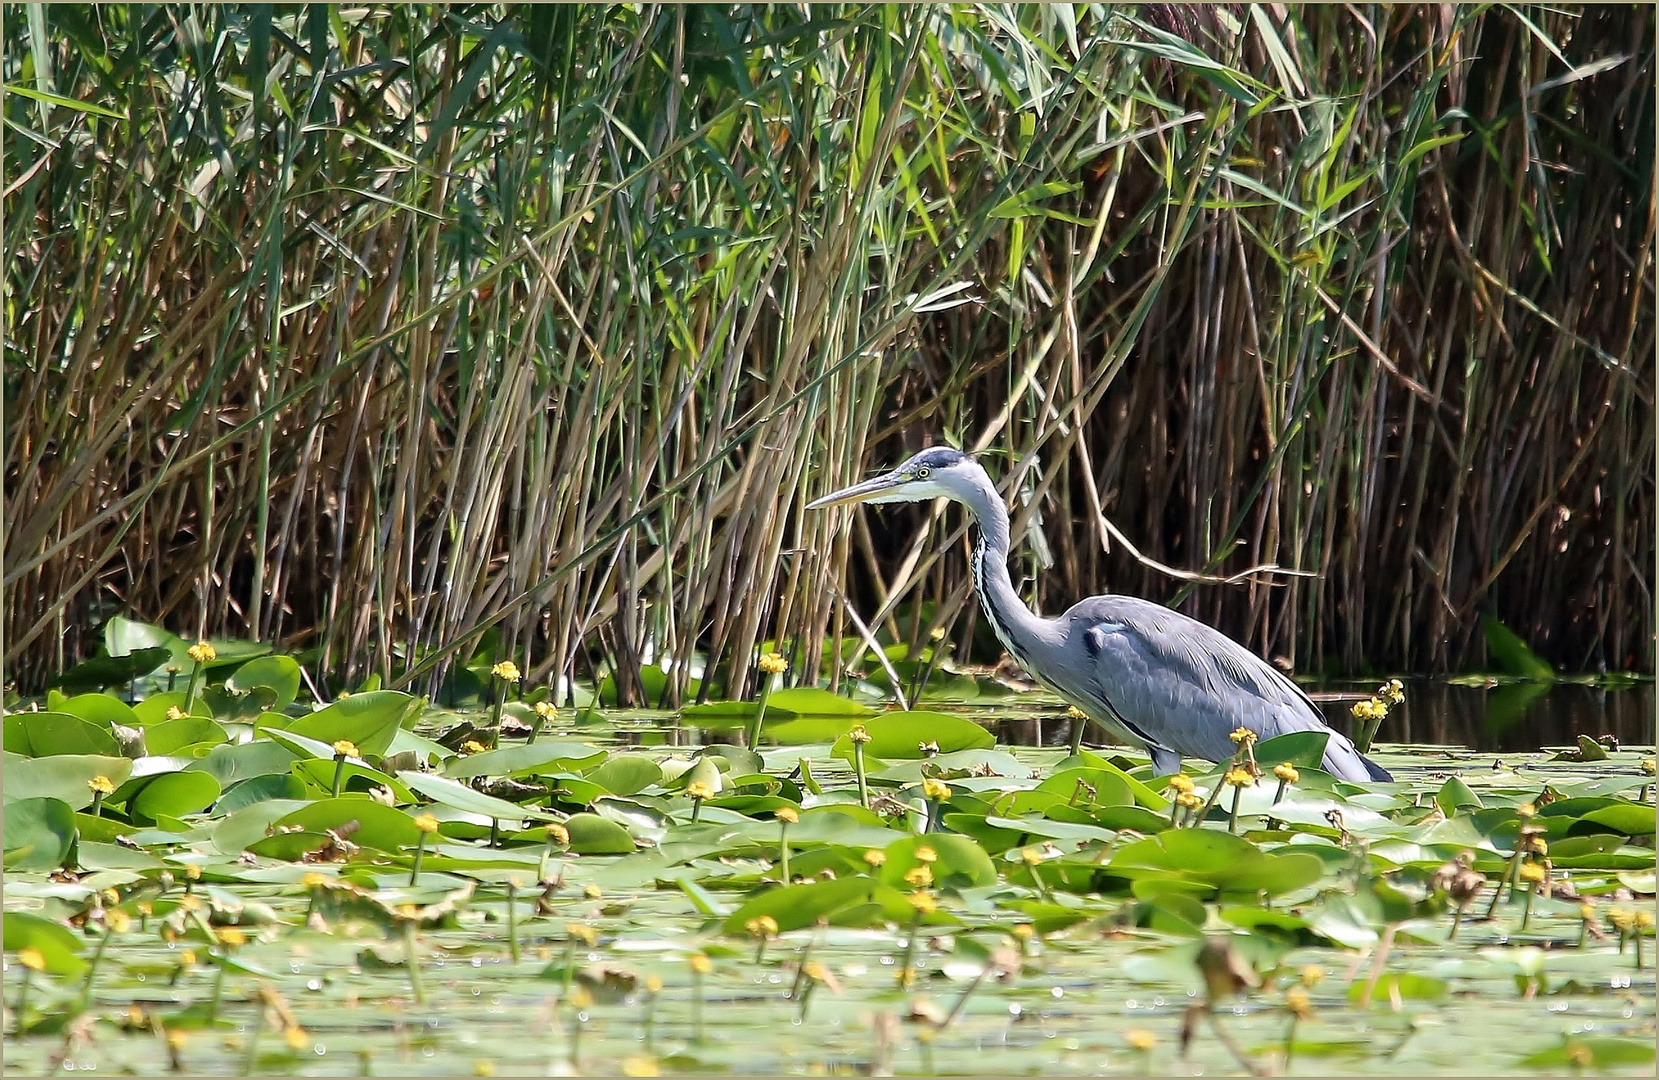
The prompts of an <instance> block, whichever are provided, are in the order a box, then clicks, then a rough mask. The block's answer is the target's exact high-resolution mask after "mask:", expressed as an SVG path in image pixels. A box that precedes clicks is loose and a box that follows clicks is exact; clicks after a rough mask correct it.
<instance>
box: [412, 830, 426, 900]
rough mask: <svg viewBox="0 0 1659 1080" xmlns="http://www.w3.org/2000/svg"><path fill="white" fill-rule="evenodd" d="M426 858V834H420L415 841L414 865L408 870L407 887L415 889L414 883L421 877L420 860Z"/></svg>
mask: <svg viewBox="0 0 1659 1080" xmlns="http://www.w3.org/2000/svg"><path fill="white" fill-rule="evenodd" d="M425 857H426V834H425V833H421V834H420V839H418V840H416V841H415V865H414V866H412V867H410V868H409V887H410V888H411V889H412V888H414V887H415V882H416V881H418V880H419V879H420V876H421V860H422V859H423V858H425Z"/></svg>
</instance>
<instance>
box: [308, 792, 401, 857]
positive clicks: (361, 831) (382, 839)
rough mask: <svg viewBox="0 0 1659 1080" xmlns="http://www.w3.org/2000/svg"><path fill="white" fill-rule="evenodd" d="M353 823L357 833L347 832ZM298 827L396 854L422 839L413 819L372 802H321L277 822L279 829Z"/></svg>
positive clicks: (357, 800)
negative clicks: (333, 833)
mask: <svg viewBox="0 0 1659 1080" xmlns="http://www.w3.org/2000/svg"><path fill="white" fill-rule="evenodd" d="M353 822H355V823H356V825H357V828H356V830H355V831H353V832H345V831H343V830H344V829H345V827H346V826H348V825H350V824H351V823H353ZM296 825H298V826H300V827H301V828H302V829H304V830H305V831H306V832H311V833H318V834H321V833H322V832H324V830H328V829H332V830H334V831H335V832H336V833H338V834H340V835H341V836H343V838H344V839H347V840H350V841H351V842H352V843H354V844H357V845H359V846H361V847H370V848H375V849H376V850H379V851H385V852H390V853H393V854H396V853H397V852H400V851H402V850H403V849H404V848H412V847H414V846H415V845H416V844H418V843H420V836H421V831H420V827H419V826H417V825H416V824H415V819H414V818H413V817H411V816H410V815H408V814H406V813H404V812H403V811H402V810H399V809H397V808H396V807H391V806H386V805H384V804H382V803H377V802H374V801H373V800H371V799H348V798H339V799H319V800H318V801H316V802H314V803H311V804H310V805H309V806H305V807H303V808H301V809H299V810H296V811H294V812H293V813H291V814H289V815H288V816H287V817H284V818H282V819H281V820H279V821H277V822H276V827H277V828H278V829H279V830H281V829H285V828H292V827H294V826H296Z"/></svg>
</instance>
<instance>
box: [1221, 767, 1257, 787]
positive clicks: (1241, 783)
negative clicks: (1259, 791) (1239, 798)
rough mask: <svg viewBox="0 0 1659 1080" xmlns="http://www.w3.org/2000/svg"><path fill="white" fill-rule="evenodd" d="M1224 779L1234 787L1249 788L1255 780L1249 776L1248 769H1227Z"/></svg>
mask: <svg viewBox="0 0 1659 1080" xmlns="http://www.w3.org/2000/svg"><path fill="white" fill-rule="evenodd" d="M1226 779H1227V782H1228V783H1229V784H1231V785H1233V786H1234V787H1249V786H1250V785H1251V784H1254V783H1255V782H1256V778H1255V777H1254V776H1251V775H1250V770H1248V769H1228V770H1227V778H1226Z"/></svg>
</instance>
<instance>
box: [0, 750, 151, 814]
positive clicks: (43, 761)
mask: <svg viewBox="0 0 1659 1080" xmlns="http://www.w3.org/2000/svg"><path fill="white" fill-rule="evenodd" d="M132 771H133V763H132V761H131V760H130V759H128V758H123V757H106V756H102V755H88V754H59V755H57V756H55V757H44V758H23V757H18V756H16V755H7V757H6V764H5V777H6V783H5V798H6V802H7V803H8V804H9V803H10V802H11V801H12V800H14V799H32V798H36V797H46V798H53V799H62V800H63V801H64V802H66V803H68V804H69V805H70V806H72V807H74V808H75V809H77V810H80V809H82V808H83V807H87V806H91V805H92V789H91V788H89V787H87V783H88V782H89V781H91V780H92V779H93V778H94V777H99V776H102V777H104V778H106V779H107V780H109V782H110V783H112V784H114V785H115V786H116V787H118V788H119V787H120V786H121V784H122V783H123V782H124V781H125V780H126V779H127V777H129V776H131V775H132Z"/></svg>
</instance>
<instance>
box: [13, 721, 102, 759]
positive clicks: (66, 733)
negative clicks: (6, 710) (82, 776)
mask: <svg viewBox="0 0 1659 1080" xmlns="http://www.w3.org/2000/svg"><path fill="white" fill-rule="evenodd" d="M23 731H24V734H25V735H26V736H27V737H28V740H29V749H30V752H31V753H33V754H34V756H35V757H52V756H56V755H59V754H97V755H100V756H104V757H118V756H120V753H121V750H120V747H119V746H118V745H117V744H116V741H115V736H114V735H113V734H112V733H111V732H110V727H109V724H107V723H105V724H98V723H94V722H93V721H91V720H83V719H81V718H80V717H79V716H72V715H70V714H69V713H61V712H31V713H24V714H23Z"/></svg>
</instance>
